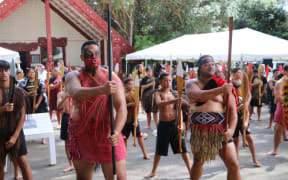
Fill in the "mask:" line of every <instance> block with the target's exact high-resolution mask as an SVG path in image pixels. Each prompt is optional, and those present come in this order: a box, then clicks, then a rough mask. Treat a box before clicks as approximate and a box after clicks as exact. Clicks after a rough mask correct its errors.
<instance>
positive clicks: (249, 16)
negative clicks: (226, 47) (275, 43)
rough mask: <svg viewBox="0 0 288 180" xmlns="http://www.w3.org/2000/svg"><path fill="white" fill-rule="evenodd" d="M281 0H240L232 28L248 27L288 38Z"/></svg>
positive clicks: (287, 27)
mask: <svg viewBox="0 0 288 180" xmlns="http://www.w3.org/2000/svg"><path fill="white" fill-rule="evenodd" d="M282 3H283V1H276V0H275V1H271V0H270V1H268V0H266V1H251V0H250V1H243V0H242V1H240V2H239V4H238V6H237V14H236V19H235V23H234V28H235V29H239V28H245V27H249V28H252V29H254V30H257V31H261V32H263V33H267V34H271V35H274V36H278V37H281V38H284V39H288V22H287V12H286V11H285V10H284V8H283V6H282Z"/></svg>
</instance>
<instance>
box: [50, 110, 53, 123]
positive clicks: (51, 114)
mask: <svg viewBox="0 0 288 180" xmlns="http://www.w3.org/2000/svg"><path fill="white" fill-rule="evenodd" d="M49 114H50V119H51V120H52V117H53V110H51V109H50V111H49Z"/></svg>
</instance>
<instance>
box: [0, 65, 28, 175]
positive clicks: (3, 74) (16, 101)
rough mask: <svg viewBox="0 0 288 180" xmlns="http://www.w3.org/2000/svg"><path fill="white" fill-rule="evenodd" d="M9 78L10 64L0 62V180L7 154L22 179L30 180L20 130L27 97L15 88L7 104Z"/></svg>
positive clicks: (25, 149)
mask: <svg viewBox="0 0 288 180" xmlns="http://www.w3.org/2000/svg"><path fill="white" fill-rule="evenodd" d="M9 77H10V64H9V63H8V62H7V61H3V60H0V180H4V175H5V174H4V166H5V162H6V155H8V154H9V156H10V158H11V159H12V160H13V161H15V162H17V164H18V165H19V166H20V169H21V172H22V175H23V179H24V180H31V179H32V172H31V169H30V166H29V164H28V160H27V148H26V142H25V137H24V133H23V130H22V128H23V125H24V120H25V112H26V103H25V98H26V97H27V96H28V95H27V94H26V93H25V92H24V90H22V89H21V88H18V87H16V88H15V92H14V98H13V103H9V91H10V89H9V83H10V78H9ZM26 102H27V101H26ZM8 121H9V122H8ZM8 124H10V126H9V125H8ZM15 178H17V179H18V177H15Z"/></svg>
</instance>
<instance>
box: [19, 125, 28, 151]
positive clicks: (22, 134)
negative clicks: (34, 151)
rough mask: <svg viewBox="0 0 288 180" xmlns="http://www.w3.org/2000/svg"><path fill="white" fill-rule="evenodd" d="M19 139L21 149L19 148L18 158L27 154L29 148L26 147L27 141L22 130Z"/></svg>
mask: <svg viewBox="0 0 288 180" xmlns="http://www.w3.org/2000/svg"><path fill="white" fill-rule="evenodd" d="M19 138H20V147H19V152H18V156H23V155H26V154H27V147H26V141H25V136H24V133H23V130H21V132H20V135H19Z"/></svg>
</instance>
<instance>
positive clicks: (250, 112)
mask: <svg viewBox="0 0 288 180" xmlns="http://www.w3.org/2000/svg"><path fill="white" fill-rule="evenodd" d="M253 111H254V107H253V106H249V119H251V116H252V114H253Z"/></svg>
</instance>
